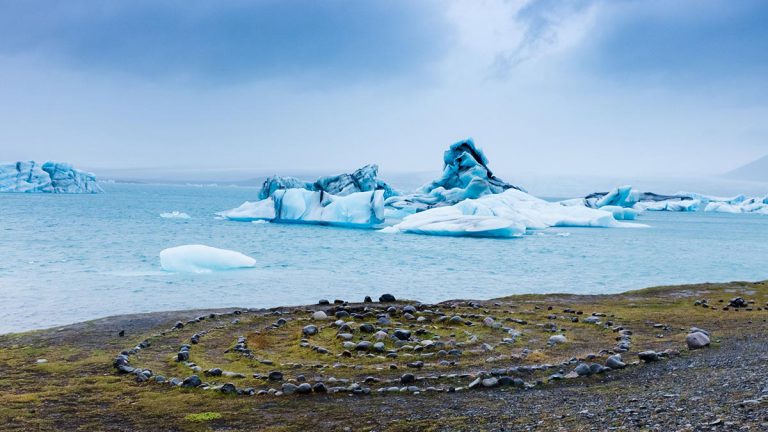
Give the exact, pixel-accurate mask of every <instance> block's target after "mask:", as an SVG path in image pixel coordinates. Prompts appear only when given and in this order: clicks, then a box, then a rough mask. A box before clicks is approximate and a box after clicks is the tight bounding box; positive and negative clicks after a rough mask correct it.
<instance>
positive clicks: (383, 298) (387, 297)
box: [379, 294, 397, 303]
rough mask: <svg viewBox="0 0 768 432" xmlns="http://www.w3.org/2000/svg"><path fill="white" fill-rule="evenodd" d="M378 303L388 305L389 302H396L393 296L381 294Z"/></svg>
mask: <svg viewBox="0 0 768 432" xmlns="http://www.w3.org/2000/svg"><path fill="white" fill-rule="evenodd" d="M379 301H380V302H381V303H389V302H394V301H397V299H395V296H393V295H392V294H382V295H381V297H379Z"/></svg>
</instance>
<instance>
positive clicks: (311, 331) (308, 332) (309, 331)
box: [301, 325, 318, 336]
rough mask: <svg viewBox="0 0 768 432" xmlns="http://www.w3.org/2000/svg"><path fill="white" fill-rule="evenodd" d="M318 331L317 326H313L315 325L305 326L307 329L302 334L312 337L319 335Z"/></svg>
mask: <svg viewBox="0 0 768 432" xmlns="http://www.w3.org/2000/svg"><path fill="white" fill-rule="evenodd" d="M317 331H318V330H317V327H316V326H313V325H308V326H305V327H304V328H303V329H302V330H301V332H302V333H303V334H304V335H305V336H312V335H316V334H317Z"/></svg>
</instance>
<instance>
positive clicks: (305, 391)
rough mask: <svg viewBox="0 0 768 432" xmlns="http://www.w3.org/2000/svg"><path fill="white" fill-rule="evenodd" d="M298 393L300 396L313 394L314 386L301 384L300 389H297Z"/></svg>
mask: <svg viewBox="0 0 768 432" xmlns="http://www.w3.org/2000/svg"><path fill="white" fill-rule="evenodd" d="M296 393H298V394H309V393H312V386H311V385H309V383H303V384H300V385H299V386H298V387H296Z"/></svg>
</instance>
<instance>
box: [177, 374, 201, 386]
mask: <svg viewBox="0 0 768 432" xmlns="http://www.w3.org/2000/svg"><path fill="white" fill-rule="evenodd" d="M202 383H203V381H202V380H201V379H200V377H199V376H197V375H192V376H189V377H187V378H184V381H182V382H181V386H182V387H200V385H201V384H202Z"/></svg>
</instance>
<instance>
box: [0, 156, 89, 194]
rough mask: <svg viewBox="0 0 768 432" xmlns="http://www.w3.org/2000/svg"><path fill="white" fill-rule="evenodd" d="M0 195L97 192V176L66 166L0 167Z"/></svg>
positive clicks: (25, 164) (27, 164)
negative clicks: (2, 193)
mask: <svg viewBox="0 0 768 432" xmlns="http://www.w3.org/2000/svg"><path fill="white" fill-rule="evenodd" d="M0 192H28V193H33V192H45V193H99V192H103V190H102V189H101V187H100V186H99V184H98V183H97V182H96V176H94V175H93V174H91V173H88V172H85V171H81V170H78V169H75V168H73V167H72V165H70V164H68V163H62V162H46V163H44V164H42V165H40V164H38V163H36V162H34V161H28V162H14V163H5V164H0Z"/></svg>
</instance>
